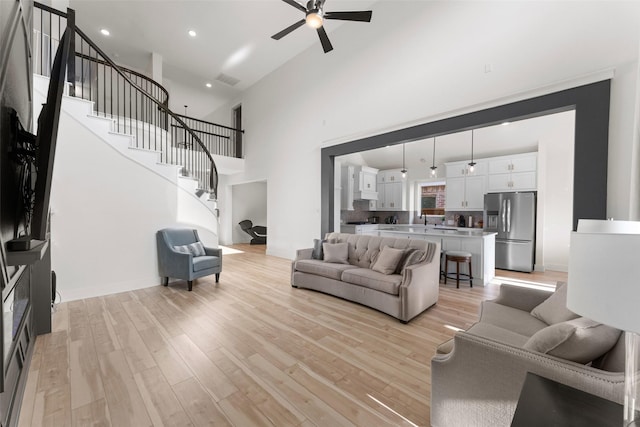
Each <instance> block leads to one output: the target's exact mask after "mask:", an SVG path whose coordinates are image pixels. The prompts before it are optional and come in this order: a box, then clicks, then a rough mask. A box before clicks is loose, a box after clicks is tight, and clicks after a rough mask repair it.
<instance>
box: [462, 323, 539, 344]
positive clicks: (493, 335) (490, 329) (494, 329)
mask: <svg viewBox="0 0 640 427" xmlns="http://www.w3.org/2000/svg"><path fill="white" fill-rule="evenodd" d="M467 332H468V333H470V334H472V335H477V336H479V337H483V338H488V339H490V340H494V341H498V342H501V343H503V344H508V345H512V346H514V347H522V346H523V345H524V344H525V343H526V342H527V340H528V339H529V337H528V336H527V335H522V334H519V333H517V332H514V331H513V330H511V329H510V328H509V329H507V328H502V327H500V326H496V325H492V324H491V323H485V322H478V323H476V324H474V325H473V326H471V327H470V328H469V329H468V330H467Z"/></svg>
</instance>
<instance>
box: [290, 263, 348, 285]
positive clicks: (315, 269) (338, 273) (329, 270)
mask: <svg viewBox="0 0 640 427" xmlns="http://www.w3.org/2000/svg"><path fill="white" fill-rule="evenodd" d="M295 268H296V270H298V271H302V272H304V273H311V274H315V275H316V276H322V277H327V278H329V279H335V280H340V278H341V277H342V273H343V272H344V271H345V270H349V269H353V268H357V267H356V266H354V265H350V264H337V263H333V262H324V261H320V260H317V259H301V260H298V261H296V266H295Z"/></svg>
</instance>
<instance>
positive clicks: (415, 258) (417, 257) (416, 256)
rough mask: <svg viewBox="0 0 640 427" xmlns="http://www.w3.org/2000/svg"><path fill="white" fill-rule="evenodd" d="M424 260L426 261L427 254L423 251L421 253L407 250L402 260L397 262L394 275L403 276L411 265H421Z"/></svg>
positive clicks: (415, 250) (418, 250)
mask: <svg viewBox="0 0 640 427" xmlns="http://www.w3.org/2000/svg"><path fill="white" fill-rule="evenodd" d="M425 259H427V253H426V252H425V251H421V250H420V249H407V250H405V253H404V256H403V257H402V259H400V262H398V267H396V271H395V274H403V273H404V269H405V268H407V267H409V266H410V265H413V264H418V263H421V262H423V261H424V260H425Z"/></svg>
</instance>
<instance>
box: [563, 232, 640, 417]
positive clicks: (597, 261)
mask: <svg viewBox="0 0 640 427" xmlns="http://www.w3.org/2000/svg"><path fill="white" fill-rule="evenodd" d="M567 307H568V308H569V309H570V310H571V311H573V312H575V313H577V314H580V315H582V316H584V317H587V318H589V319H592V320H595V321H597V322H601V323H604V324H605V325H608V326H612V327H614V328H618V329H621V330H623V331H625V332H624V334H625V349H626V350H625V351H626V354H625V393H624V426H625V427H626V426H640V413H639V412H638V411H639V410H640V395H639V394H638V392H639V391H640V388H639V387H638V386H639V384H638V381H639V380H640V375H639V372H638V369H639V368H640V364H639V363H638V356H639V355H640V353H639V350H640V336H639V335H638V334H640V221H613V220H609V221H605V220H585V219H581V220H579V221H578V230H577V231H575V232H573V233H571V246H570V252H569V278H568V284H567Z"/></svg>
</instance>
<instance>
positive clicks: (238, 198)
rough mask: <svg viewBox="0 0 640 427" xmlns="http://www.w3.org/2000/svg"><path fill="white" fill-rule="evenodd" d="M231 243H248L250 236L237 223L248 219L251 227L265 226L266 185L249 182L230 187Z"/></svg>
mask: <svg viewBox="0 0 640 427" xmlns="http://www.w3.org/2000/svg"><path fill="white" fill-rule="evenodd" d="M231 191H232V198H233V202H232V223H233V235H232V237H233V243H249V242H250V241H251V236H249V235H248V234H247V233H245V232H244V231H242V229H241V228H240V226H239V225H238V223H239V222H240V221H242V220H245V219H249V220H251V221H252V222H253V225H263V226H266V224H267V183H266V182H251V183H248V184H237V185H234V186H233V187H232V190H231Z"/></svg>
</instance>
